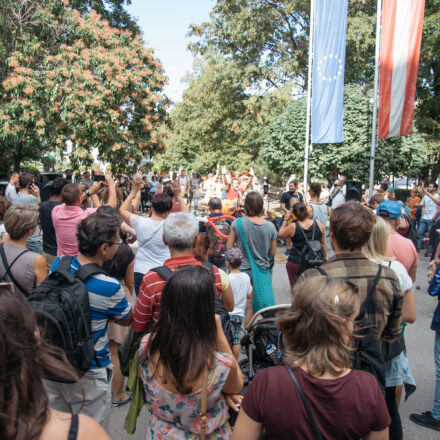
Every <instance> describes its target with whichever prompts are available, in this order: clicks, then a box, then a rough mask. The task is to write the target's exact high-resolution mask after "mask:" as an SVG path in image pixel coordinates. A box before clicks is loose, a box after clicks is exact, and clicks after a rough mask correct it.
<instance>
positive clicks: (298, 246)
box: [287, 220, 322, 264]
mask: <svg viewBox="0 0 440 440" xmlns="http://www.w3.org/2000/svg"><path fill="white" fill-rule="evenodd" d="M300 228H301V229H302V230H303V231H304V233H305V234H306V237H307V240H309V241H310V240H311V239H312V237H313V229H315V236H314V237H313V239H314V240H321V237H322V232H321V229H319V226H318V224H317V223H316V221H315V220H314V221H313V224H312V226H310V228H309V229H304V228H303V227H302V226H301V225H300V224H299V223H298V222H295V233H294V234H293V236H292V247H291V248H290V254H289V258H288V259H287V261H289V263H296V264H300V262H301V261H300V259H301V257H300V256H301V252H302V250H303V248H304V246H305V245H306V239H305V238H304V234H303V232H302V231H301V229H300Z"/></svg>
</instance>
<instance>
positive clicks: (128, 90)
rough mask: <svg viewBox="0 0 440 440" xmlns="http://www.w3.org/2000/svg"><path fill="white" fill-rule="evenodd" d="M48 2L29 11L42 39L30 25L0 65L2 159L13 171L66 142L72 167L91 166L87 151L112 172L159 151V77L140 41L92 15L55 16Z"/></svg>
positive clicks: (163, 112) (162, 110) (163, 111)
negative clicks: (2, 75) (0, 73)
mask: <svg viewBox="0 0 440 440" xmlns="http://www.w3.org/2000/svg"><path fill="white" fill-rule="evenodd" d="M55 3H56V9H55V10H51V9H44V8H40V7H39V6H35V8H34V9H33V10H32V13H33V14H34V16H33V20H34V23H35V26H37V27H41V28H42V30H43V32H42V34H43V35H45V37H44V38H42V39H40V35H41V34H36V32H35V31H36V27H33V26H29V27H28V28H27V29H26V32H21V33H19V34H17V38H18V40H17V43H16V47H15V49H14V51H13V52H12V53H11V55H10V56H9V57H8V58H7V59H6V60H2V61H0V63H3V69H4V71H5V72H6V76H5V78H4V79H3V82H2V85H3V88H2V89H1V90H0V142H1V143H2V145H3V146H4V151H5V153H4V156H5V159H6V160H7V159H9V160H10V161H13V162H14V167H15V168H16V169H18V167H19V164H20V161H21V160H23V159H24V158H29V159H36V158H40V157H41V155H42V154H41V153H42V152H46V151H48V150H49V151H50V150H54V149H55V148H57V149H59V150H64V149H65V148H66V145H67V141H70V142H71V143H72V146H73V151H72V157H71V158H70V159H71V162H72V165H73V166H75V167H78V166H79V165H80V163H81V162H83V163H86V164H88V163H90V162H91V160H92V156H91V150H92V149H93V148H96V149H97V150H98V153H99V155H100V157H101V158H103V159H104V160H107V161H109V162H110V163H112V165H113V166H114V167H121V165H122V167H130V166H131V165H132V164H133V163H134V162H138V161H140V160H141V159H142V156H144V155H147V154H148V155H152V154H153V153H155V152H158V151H160V150H161V149H163V147H164V139H165V137H167V135H168V131H167V130H166V126H167V121H168V115H167V108H168V105H169V103H168V100H167V98H166V97H165V96H164V95H163V94H162V89H163V86H164V84H165V78H164V76H163V69H162V66H161V65H160V63H159V61H158V60H157V59H155V58H154V56H153V54H152V51H151V50H149V49H146V48H145V47H144V42H143V41H142V38H141V36H139V35H138V36H136V37H133V36H132V34H131V33H130V32H129V31H121V30H118V29H114V28H112V27H110V26H109V25H108V23H107V22H105V21H103V20H102V18H101V16H100V15H98V14H97V13H96V12H94V11H92V12H90V13H88V14H83V15H82V14H80V13H79V12H78V11H76V10H74V9H70V8H67V9H62V10H61V11H60V10H59V8H58V6H59V3H60V2H55ZM47 6H50V2H49V1H48V5H47ZM3 18H5V17H3ZM47 35H52V39H53V41H54V43H53V44H49V39H48V38H47ZM66 42H68V44H67V43H66ZM55 43H56V44H55Z"/></svg>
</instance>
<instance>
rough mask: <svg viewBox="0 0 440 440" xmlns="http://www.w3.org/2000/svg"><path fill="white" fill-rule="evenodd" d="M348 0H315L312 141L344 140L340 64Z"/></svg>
mask: <svg viewBox="0 0 440 440" xmlns="http://www.w3.org/2000/svg"><path fill="white" fill-rule="evenodd" d="M347 6H348V0H316V9H315V31H314V36H313V40H314V43H313V45H314V48H313V88H312V89H313V92H312V143H314V144H325V143H337V142H344V122H343V116H344V115H343V112H344V67H345V37H346V33H347Z"/></svg>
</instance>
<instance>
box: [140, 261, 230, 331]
mask: <svg viewBox="0 0 440 440" xmlns="http://www.w3.org/2000/svg"><path fill="white" fill-rule="evenodd" d="M188 265H196V266H201V265H202V263H201V262H200V261H198V260H196V259H195V257H194V255H182V256H180V257H174V258H169V259H168V260H166V261H165V263H164V266H167V267H169V268H170V269H171V270H173V271H174V270H177V269H179V268H180V267H182V266H188ZM213 270H214V274H215V287H216V290H217V295H218V296H219V297H220V298H221V297H222V294H223V290H222V280H221V276H220V272H219V270H218V268H217V266H213ZM165 283H166V281H165V280H164V279H163V278H162V277H161V276H160V275H159V274H158V273H157V272H155V271H152V270H150V271H149V272H147V273H146V274H145V275H144V278H143V279H142V283H141V286H140V288H139V295H138V298H137V301H136V305H135V307H134V314H133V322H132V324H131V326H132V328H133V331H135V332H139V333H140V332H143V331H145V330H147V328H148V324H149V323H150V321H151V325H154V324H155V323H156V322H157V321H158V319H159V312H160V300H161V298H162V290H163V288H164V287H165Z"/></svg>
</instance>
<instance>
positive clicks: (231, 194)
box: [226, 187, 244, 200]
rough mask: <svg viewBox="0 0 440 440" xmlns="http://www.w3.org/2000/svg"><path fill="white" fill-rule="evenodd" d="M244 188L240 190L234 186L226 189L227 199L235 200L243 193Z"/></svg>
mask: <svg viewBox="0 0 440 440" xmlns="http://www.w3.org/2000/svg"><path fill="white" fill-rule="evenodd" d="M243 192H244V189H243V188H240V189H239V190H238V191H236V190H235V189H234V188H232V187H231V188H229V189H228V190H227V191H226V199H227V200H234V199H236V198H237V197H241V196H242V195H243Z"/></svg>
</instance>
